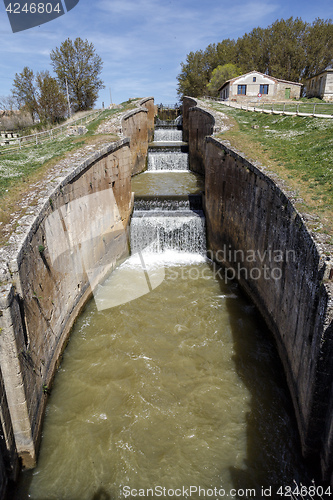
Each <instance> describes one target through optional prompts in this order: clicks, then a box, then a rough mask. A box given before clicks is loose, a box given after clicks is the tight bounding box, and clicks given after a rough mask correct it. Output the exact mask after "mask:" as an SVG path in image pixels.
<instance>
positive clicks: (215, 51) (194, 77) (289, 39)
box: [177, 17, 333, 97]
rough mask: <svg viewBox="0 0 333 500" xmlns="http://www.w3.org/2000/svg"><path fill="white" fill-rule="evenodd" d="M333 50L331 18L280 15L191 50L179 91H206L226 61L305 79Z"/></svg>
mask: <svg viewBox="0 0 333 500" xmlns="http://www.w3.org/2000/svg"><path fill="white" fill-rule="evenodd" d="M332 54H333V24H332V21H331V19H329V20H326V21H325V20H323V19H316V20H315V21H314V22H313V23H312V25H311V24H309V23H307V22H304V21H302V19H300V18H296V19H294V18H293V17H290V18H289V19H286V20H284V19H280V20H277V21H275V22H274V23H273V24H272V25H271V26H268V27H267V28H260V27H257V28H254V29H253V30H252V31H251V32H250V33H245V34H244V35H243V36H242V37H241V38H239V39H238V40H237V42H234V41H233V40H230V39H225V40H222V42H220V43H218V44H217V45H215V44H210V45H209V46H208V47H207V48H206V49H205V50H204V51H202V50H200V51H197V52H191V53H190V54H189V55H188V56H187V60H186V63H185V64H183V63H181V69H182V71H181V73H180V74H179V75H178V77H177V79H178V82H179V84H178V93H179V94H180V95H182V94H187V95H190V96H193V97H199V96H201V95H203V94H204V93H205V88H206V87H205V85H207V84H208V83H209V82H211V83H212V73H213V70H214V69H215V68H217V67H218V66H224V65H225V64H234V65H236V66H238V67H240V68H242V70H243V72H245V73H247V72H249V71H253V70H256V71H260V72H261V73H264V74H269V75H271V76H275V77H277V78H281V79H283V80H289V81H296V82H301V83H304V82H305V80H306V79H307V78H309V77H310V76H313V75H314V74H316V73H319V72H320V71H322V70H324V69H325V68H326V67H327V66H329V65H332V62H333V56H332ZM215 75H216V74H215ZM229 78H230V77H229ZM205 82H206V83H205ZM211 83H210V84H209V86H208V89H209V88H211Z"/></svg>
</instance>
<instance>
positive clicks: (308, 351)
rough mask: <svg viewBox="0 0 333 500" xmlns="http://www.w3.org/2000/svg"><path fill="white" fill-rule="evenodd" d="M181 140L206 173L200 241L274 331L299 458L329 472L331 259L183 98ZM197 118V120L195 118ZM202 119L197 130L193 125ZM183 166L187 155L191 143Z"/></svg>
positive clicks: (264, 179) (270, 186) (275, 190)
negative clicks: (188, 144) (193, 144)
mask: <svg viewBox="0 0 333 500" xmlns="http://www.w3.org/2000/svg"><path fill="white" fill-rule="evenodd" d="M184 106H185V107H187V113H188V115H189V118H188V121H187V123H188V127H189V128H188V131H187V133H188V137H189V140H190V141H191V137H192V136H193V135H194V137H195V138H196V137H198V140H197V144H198V145H199V148H200V153H198V152H197V151H195V152H194V162H195V163H194V164H195V168H196V169H197V171H199V170H201V171H204V173H205V213H206V224H207V240H208V245H209V249H210V250H211V251H212V253H213V255H214V258H215V259H216V260H217V261H218V262H219V263H221V264H222V265H224V266H225V267H226V268H229V270H230V271H231V270H232V273H231V275H233V276H236V277H237V278H238V280H239V282H240V284H241V285H242V287H243V289H244V290H245V291H246V292H247V294H248V295H249V296H250V297H251V299H252V300H253V302H254V303H255V304H256V306H257V307H258V309H259V311H260V312H261V314H262V316H263V317H264V319H265V321H266V323H267V325H268V326H269V328H270V329H271V331H272V332H273V334H274V337H275V340H276V343H277V347H278V351H279V354H280V357H281V360H282V363H283V366H284V370H285V373H286V377H287V382H288V386H289V390H290V393H291V396H292V400H293V404H294V409H295V414H296V417H297V422H298V428H299V434H300V437H301V443H302V448H303V453H304V455H305V456H314V457H316V459H317V461H318V462H319V461H320V463H321V468H322V475H323V478H325V479H330V477H331V474H332V467H333V463H332V450H333V447H332V437H333V417H332V407H333V394H332V382H333V356H332V354H333V353H332V347H333V337H332V333H333V331H332V329H333V282H332V277H333V270H332V267H333V266H332V263H333V260H332V256H330V255H329V254H328V252H326V249H325V248H324V247H322V246H321V245H320V244H319V243H318V242H316V241H315V240H314V237H313V236H312V235H311V234H310V232H309V230H308V229H307V226H306V223H305V221H304V218H303V217H302V215H301V214H299V213H298V212H297V210H296V209H295V207H294V206H293V203H292V201H291V199H290V196H288V193H287V194H286V193H285V192H284V189H283V187H282V186H279V185H278V184H277V182H276V181H275V180H273V179H271V178H270V177H269V176H268V175H266V174H265V173H264V172H263V171H261V170H260V169H259V168H258V167H256V166H255V165H253V164H252V163H251V162H249V161H247V160H246V159H245V158H243V157H242V155H241V154H239V153H238V152H236V151H233V150H232V149H231V148H230V147H228V146H227V145H225V144H223V143H222V142H221V141H219V140H217V139H214V138H213V137H211V136H209V137H205V134H206V131H207V130H209V128H210V127H211V126H212V117H208V116H207V112H206V111H204V110H200V109H199V108H197V107H193V100H192V99H189V100H187V99H185V100H184ZM200 116H201V119H200ZM200 123H201V127H200ZM190 166H192V156H191V148H190Z"/></svg>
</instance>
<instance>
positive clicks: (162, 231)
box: [131, 124, 206, 255]
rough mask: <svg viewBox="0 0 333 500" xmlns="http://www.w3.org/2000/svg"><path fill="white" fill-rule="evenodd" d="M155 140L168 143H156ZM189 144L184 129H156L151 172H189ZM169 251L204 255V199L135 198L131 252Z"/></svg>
mask: <svg viewBox="0 0 333 500" xmlns="http://www.w3.org/2000/svg"><path fill="white" fill-rule="evenodd" d="M156 140H161V141H167V143H164V142H163V143H161V145H157V144H156V142H155V141H156ZM188 169H189V165H188V152H187V145H186V144H185V143H183V142H182V130H178V129H177V124H175V125H174V126H172V127H171V126H170V125H169V126H165V125H163V126H162V127H161V128H155V134H154V143H153V144H152V145H151V146H150V148H149V151H148V171H154V172H156V173H157V172H158V171H161V170H167V171H172V172H174V171H186V170H188ZM144 250H146V251H147V250H149V252H152V253H163V252H165V251H168V250H175V251H177V252H186V253H195V254H199V255H204V254H205V251H206V238H205V218H204V214H203V211H202V207H201V196H200V195H197V196H193V195H192V197H191V196H185V197H184V196H178V197H177V196H173V197H171V198H170V197H166V196H162V197H161V196H159V197H153V198H151V197H150V198H149V197H148V198H147V197H136V198H135V203H134V213H133V216H132V221H131V251H132V253H137V252H142V251H144Z"/></svg>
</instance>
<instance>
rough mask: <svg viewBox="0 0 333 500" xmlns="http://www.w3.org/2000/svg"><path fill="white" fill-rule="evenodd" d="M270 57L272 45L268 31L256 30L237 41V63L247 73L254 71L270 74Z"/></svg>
mask: <svg viewBox="0 0 333 500" xmlns="http://www.w3.org/2000/svg"><path fill="white" fill-rule="evenodd" d="M269 57H270V44H269V32H268V31H267V30H265V29H262V28H254V29H253V30H252V31H251V32H250V33H245V35H244V36H243V37H242V38H239V39H238V40H237V43H236V61H235V62H236V64H238V65H239V66H240V67H241V68H243V70H244V71H245V73H247V72H249V71H252V70H257V71H260V72H261V73H268V66H269Z"/></svg>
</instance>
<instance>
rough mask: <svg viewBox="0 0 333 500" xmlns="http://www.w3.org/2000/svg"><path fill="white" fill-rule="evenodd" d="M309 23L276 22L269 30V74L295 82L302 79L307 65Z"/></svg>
mask: <svg viewBox="0 0 333 500" xmlns="http://www.w3.org/2000/svg"><path fill="white" fill-rule="evenodd" d="M308 29H309V25H308V23H306V22H304V21H302V20H301V19H298V18H296V19H293V18H292V17H290V18H289V19H287V20H283V19H281V20H280V21H275V23H273V24H272V26H270V29H269V61H268V67H267V70H268V74H270V75H272V76H275V77H276V78H282V79H284V80H289V81H293V82H299V81H300V80H301V79H302V74H303V70H304V66H305V64H306V53H305V48H304V40H305V37H306V34H307V32H308Z"/></svg>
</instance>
